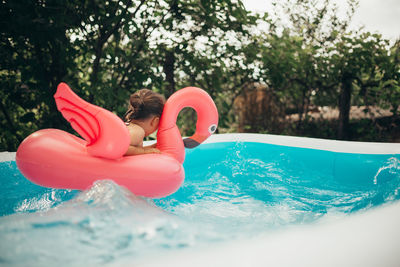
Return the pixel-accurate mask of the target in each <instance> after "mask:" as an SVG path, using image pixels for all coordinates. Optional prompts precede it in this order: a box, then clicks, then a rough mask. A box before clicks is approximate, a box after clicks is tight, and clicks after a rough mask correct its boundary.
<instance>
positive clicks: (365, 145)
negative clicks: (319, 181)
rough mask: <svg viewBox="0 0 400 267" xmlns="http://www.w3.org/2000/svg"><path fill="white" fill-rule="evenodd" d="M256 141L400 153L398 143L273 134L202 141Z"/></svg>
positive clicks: (235, 135) (361, 151)
mask: <svg viewBox="0 0 400 267" xmlns="http://www.w3.org/2000/svg"><path fill="white" fill-rule="evenodd" d="M220 142H258V143H267V144H273V145H281V146H290V147H302V148H312V149H319V150H326V151H333V152H343V153H359V154H400V143H374V142H354V141H338V140H329V139H319V138H309V137H297V136H285V135H273V134H252V133H246V134H239V133H232V134H214V135H212V136H210V137H209V138H208V139H207V140H206V141H205V142H204V143H205V144H206V143H220Z"/></svg>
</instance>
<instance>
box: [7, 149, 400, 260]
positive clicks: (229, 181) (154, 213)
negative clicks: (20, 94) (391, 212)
mask: <svg viewBox="0 0 400 267" xmlns="http://www.w3.org/2000/svg"><path fill="white" fill-rule="evenodd" d="M202 147H204V150H202V148H201V147H200V149H197V150H193V151H194V152H188V156H187V160H186V162H185V170H186V180H185V182H184V184H183V186H182V187H181V189H180V190H179V191H178V192H176V193H175V194H173V195H171V196H169V197H166V198H162V199H156V200H150V199H146V198H142V197H138V196H135V195H133V194H132V193H131V192H130V191H127V190H125V189H124V188H122V187H120V186H118V185H116V184H114V183H113V182H111V181H99V182H96V183H95V184H94V185H93V186H92V187H91V188H90V189H89V190H87V191H83V192H78V191H71V190H56V189H46V188H42V187H39V186H35V185H33V184H31V183H30V182H29V181H27V180H26V179H25V178H24V177H22V175H21V174H20V173H19V172H18V170H17V168H16V166H15V162H8V163H2V164H0V178H1V183H2V187H1V188H0V196H1V197H2V203H5V204H3V205H2V215H3V216H2V217H0V265H1V264H4V265H6V266H8V265H17V266H29V265H31V263H32V262H35V264H37V265H40V266H46V265H54V264H57V265H60V266H63V265H68V266H70V265H89V266H93V265H100V264H107V263H110V264H114V263H116V262H119V260H120V259H123V260H124V261H129V262H130V263H132V265H134V263H135V260H139V259H143V258H146V257H153V255H154V253H162V252H165V251H173V250H177V249H181V248H185V247H194V246H197V245H201V244H203V245H204V244H205V245H209V244H213V243H215V242H221V241H226V240H234V239H240V238H243V237H246V238H247V237H252V236H257V235H259V234H260V233H265V232H268V231H273V230H274V229H277V228H282V227H286V226H288V225H293V224H306V223H310V222H315V221H316V220H319V219H320V218H327V217H328V218H333V219H336V218H339V217H343V216H346V214H348V213H351V212H354V211H358V210H363V209H368V208H370V207H373V206H377V205H380V204H382V203H385V202H387V201H394V200H398V199H400V196H399V194H398V189H399V185H400V168H399V166H400V164H399V159H398V158H396V157H393V158H389V159H388V160H385V161H383V163H382V164H380V165H378V166H379V168H378V169H377V170H376V172H374V173H373V175H372V176H371V179H370V180H369V183H365V182H363V183H358V184H357V183H356V182H357V181H358V180H357V179H356V180H355V181H356V182H354V181H351V182H347V181H344V180H340V179H339V180H338V179H337V177H335V176H334V175H332V171H331V170H329V169H328V168H319V169H318V168H315V166H316V165H315V164H316V163H315V162H311V164H310V162H307V159H308V158H312V159H313V160H314V158H313V157H314V156H313V155H311V156H310V155H307V157H308V158H307V157H303V158H299V157H298V156H297V155H296V154H295V153H293V151H291V150H290V149H289V148H285V147H279V146H261V145H259V144H257V145H255V144H251V143H243V142H239V143H233V144H230V145H224V147H223V148H222V149H212V150H207V146H206V145H205V146H202ZM260 151H262V153H261V152H260ZM190 153H195V154H192V155H191V154H190ZM324 153H325V152H324ZM327 153H328V152H327ZM296 157H297V158H296ZM321 157H324V158H326V159H329V158H330V157H331V155H330V154H323V155H321ZM368 160H369V159H368ZM324 166H325V167H326V166H329V164H325V165H324ZM374 175H375V178H374V181H376V182H374V183H372V177H374ZM3 207H4V208H3ZM60 252H62V253H60Z"/></svg>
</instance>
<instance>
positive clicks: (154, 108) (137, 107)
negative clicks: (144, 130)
mask: <svg viewBox="0 0 400 267" xmlns="http://www.w3.org/2000/svg"><path fill="white" fill-rule="evenodd" d="M164 103H165V98H164V97H163V96H162V95H160V94H158V93H156V92H153V91H151V90H149V89H142V90H139V91H137V92H135V93H133V94H132V95H131V97H130V98H129V107H128V111H127V112H126V113H125V116H124V117H125V121H126V122H130V121H131V120H144V119H147V118H149V117H150V116H151V115H155V116H158V117H161V114H162V111H163V108H164Z"/></svg>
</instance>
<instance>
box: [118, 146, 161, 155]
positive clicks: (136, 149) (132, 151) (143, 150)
mask: <svg viewBox="0 0 400 267" xmlns="http://www.w3.org/2000/svg"><path fill="white" fill-rule="evenodd" d="M149 153H160V150H158V149H157V148H152V147H140V146H132V145H130V146H129V148H128V151H126V153H125V156H133V155H141V154H149Z"/></svg>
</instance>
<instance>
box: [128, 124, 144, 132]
mask: <svg viewBox="0 0 400 267" xmlns="http://www.w3.org/2000/svg"><path fill="white" fill-rule="evenodd" d="M126 127H127V128H128V131H129V133H131V134H135V135H142V134H143V135H144V129H143V128H142V127H140V126H139V125H137V124H134V123H129V124H126Z"/></svg>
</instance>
